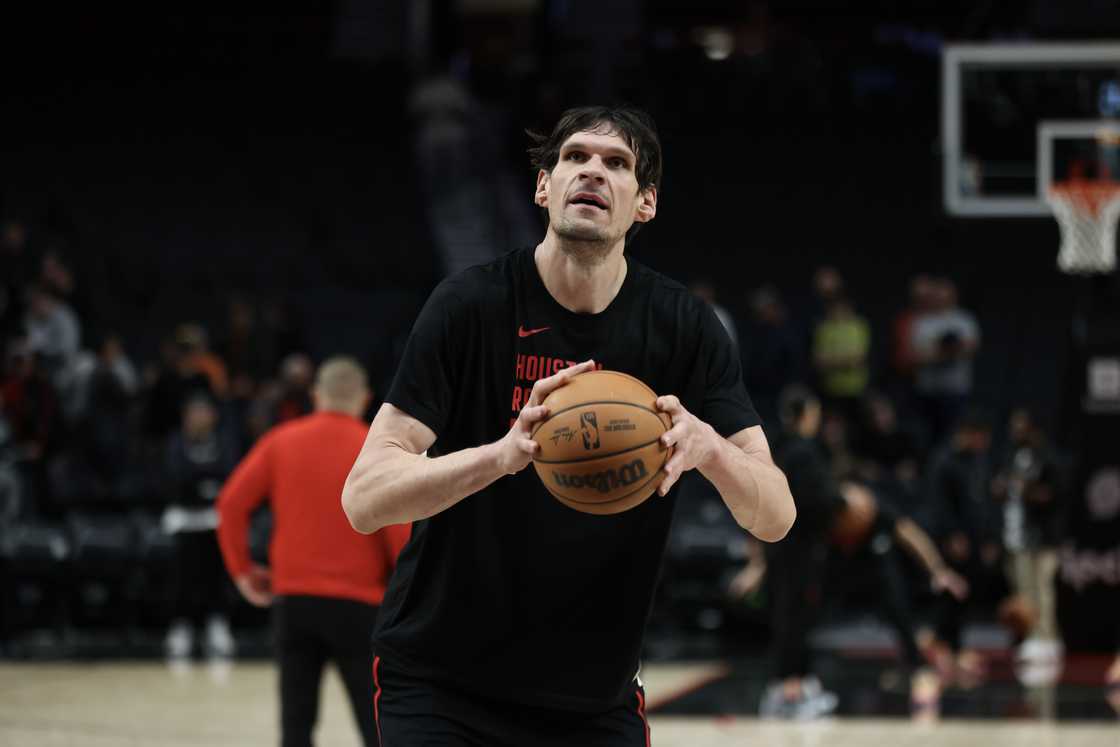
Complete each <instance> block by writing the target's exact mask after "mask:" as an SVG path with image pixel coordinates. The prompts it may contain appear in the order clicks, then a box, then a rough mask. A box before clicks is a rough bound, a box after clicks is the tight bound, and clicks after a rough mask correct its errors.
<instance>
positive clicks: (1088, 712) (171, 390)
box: [0, 0, 1120, 747]
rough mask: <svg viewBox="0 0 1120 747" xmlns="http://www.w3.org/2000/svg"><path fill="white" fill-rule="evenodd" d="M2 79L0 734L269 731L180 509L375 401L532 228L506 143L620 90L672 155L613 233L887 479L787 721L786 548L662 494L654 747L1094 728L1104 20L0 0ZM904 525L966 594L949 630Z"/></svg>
mask: <svg viewBox="0 0 1120 747" xmlns="http://www.w3.org/2000/svg"><path fill="white" fill-rule="evenodd" d="M0 60H2V62H3V69H4V75H3V82H2V85H0V112H2V114H0V132H2V133H3V136H2V138H0V224H2V230H0V349H2V353H3V360H2V366H3V367H2V369H0V745H20V746H21V747H22V746H28V747H39V746H45V745H106V746H108V745H154V744H168V745H184V746H186V745H230V746H232V745H247V744H269V743H276V742H277V740H278V729H279V726H278V716H277V713H278V710H277V709H278V706H277V703H276V697H275V690H276V674H275V671H276V670H275V666H274V664H273V663H272V655H271V654H272V644H273V641H272V636H271V625H270V616H269V613H268V612H267V611H266V610H261V609H258V608H255V607H253V606H251V605H249V604H248V603H246V602H245V601H244V600H243V599H242V598H241V597H240V596H239V595H238V593H237V591H236V590H235V588H234V586H233V584H232V583H231V582H230V581H229V579H228V576H226V575H225V574H224V573H222V574H219V575H216V576H214V577H213V579H212V581H210V582H207V583H206V584H205V585H204V586H203V588H201V589H195V591H196V592H200V593H201V596H200V597H198V598H197V599H195V600H194V602H192V603H193V604H196V605H201V606H202V607H205V610H204V611H205V614H200V615H199V623H198V624H197V625H193V626H191V625H188V624H186V623H185V621H184V619H183V616H182V607H181V605H182V604H183V587H184V585H185V584H189V583H190V582H191V579H187V578H184V572H183V567H182V562H181V558H178V557H177V554H178V553H180V552H182V543H181V541H180V540H181V536H180V535H181V534H182V533H183V532H188V533H189V532H190V531H191V529H192V528H193V524H192V522H193V521H194V519H195V518H197V517H199V516H205V515H212V514H213V507H212V505H209V504H207V501H209V502H211V503H212V502H213V501H214V500H215V498H216V496H217V495H218V493H219V490H220V489H221V487H222V485H223V482H224V480H225V479H226V477H228V475H229V473H230V470H231V469H232V467H233V465H234V464H236V463H237V461H238V460H239V459H241V458H242V457H243V456H244V455H245V454H246V453H247V451H248V450H249V449H250V448H251V447H252V445H253V444H254V443H255V442H256V441H257V439H258V438H259V437H260V436H261V435H262V434H264V433H265V432H266V431H268V429H270V428H272V427H273V426H275V425H277V424H279V423H282V422H285V421H287V420H290V419H292V418H295V417H299V416H301V415H304V414H306V413H307V412H309V410H310V407H311V398H310V390H311V386H312V382H313V380H314V375H315V370H316V367H317V366H318V365H319V364H320V363H322V362H323V361H324V360H326V359H327V358H329V357H331V356H334V355H338V354H345V355H349V356H352V357H353V358H355V359H356V360H357V361H358V362H360V363H361V364H362V365H363V366H364V367H365V368H366V370H367V371H368V373H369V378H370V383H371V388H372V389H373V393H374V398H373V402H372V403H371V405H370V408H369V410H368V411H367V413H366V420H367V422H368V421H369V420H370V419H372V417H373V414H374V413H375V412H376V410H377V407H378V405H379V404H380V403H381V401H382V397H383V396H384V395H385V393H386V391H387V389H388V387H389V385H390V383H391V382H392V380H393V376H394V373H395V371H396V366H397V364H398V362H399V361H400V358H401V354H402V352H403V347H404V344H405V341H406V340H407V338H408V335H409V332H410V330H411V328H412V325H413V322H414V321H415V319H416V315H417V313H418V312H419V310H420V308H421V307H422V305H423V303H424V301H425V299H426V298H427V297H428V294H429V293H430V292H431V290H432V289H433V288H434V287H435V285H436V284H437V283H438V282H439V281H440V280H442V279H443V278H444V277H446V276H448V275H449V274H452V273H455V272H458V271H459V270H461V269H464V268H466V267H470V266H472V265H475V264H479V263H483V262H488V261H490V260H492V259H494V258H496V257H498V256H500V255H502V254H505V253H506V252H508V251H510V250H513V249H515V248H518V247H525V246H530V245H533V244H535V243H536V242H538V241H540V238H541V236H542V235H543V224H542V221H541V216H540V214H539V211H538V209H537V208H536V207H535V206H534V205H533V202H532V196H533V189H534V186H533V185H534V180H535V178H536V173H535V172H534V171H533V170H532V169H531V168H530V167H529V161H528V157H527V155H526V149H527V148H528V147H529V145H530V141H529V139H528V137H527V135H526V134H525V130H526V129H529V130H534V131H539V130H544V131H546V132H547V131H548V130H549V129H550V128H551V126H552V124H553V123H554V122H555V121H556V119H557V117H558V116H559V115H560V113H561V112H562V111H564V110H565V109H567V108H569V107H572V106H578V105H584V104H589V103H619V102H626V103H631V104H633V105H636V106H638V107H641V108H643V109H645V110H647V111H648V112H649V113H650V114H651V115H652V116H653V118H654V119H655V121H656V122H657V126H658V130H659V133H660V137H661V141H662V145H663V149H664V158H665V175H664V181H663V184H662V187H661V190H660V194H659V205H658V207H659V210H658V214H657V218H656V220H655V221H654V222H653V223H651V224H650V225H649V226H647V227H645V228H644V229H643V230H642V232H641V233H640V234H639V235H638V236H637V237H636V238H635V239H634V240H633V242H632V243H631V244H630V245H628V247H627V250H626V251H627V254H628V255H629V256H631V257H633V258H635V259H636V260H637V261H639V262H641V263H642V264H645V265H647V266H649V267H652V268H653V269H655V270H657V271H659V272H662V273H664V274H666V275H668V276H670V277H672V278H674V279H676V280H679V281H680V282H682V283H684V284H686V285H688V286H689V287H690V289H691V290H692V291H693V292H694V293H696V294H697V295H700V296H701V297H703V298H704V299H706V300H707V301H708V302H709V303H711V304H713V305H714V306H715V307H716V308H717V311H718V314H719V316H720V319H721V321H723V322H724V325H725V327H726V328H727V331H728V334H729V335H730V336H731V337H732V339H733V340H734V342H735V345H736V347H737V350H738V352H739V354H740V357H741V363H742V369H743V377H744V381H745V384H746V387H747V390H748V392H749V393H750V395H751V397H752V400H753V402H754V404H755V406H756V408H757V409H758V411H759V414H760V415H761V416H762V418H763V421H764V429H765V431H766V433H767V436H768V438H769V440H770V443H771V445H772V446H775V448H777V446H778V445H779V444H780V443H781V442H782V439H783V422H782V410H783V402H785V401H786V400H785V399H783V393H786V392H788V387H789V386H790V385H793V384H800V385H802V386H803V387H804V389H803V391H807V392H809V393H810V394H811V396H812V397H813V398H815V399H817V400H819V402H820V403H821V404H822V406H823V410H822V413H823V414H822V420H821V423H820V426H819V433H817V434H816V439H817V441H818V442H819V444H820V447H821V451H822V453H823V454H825V455H827V460H828V466H829V469H830V471H831V472H832V475H833V477H834V478H835V479H836V480H837V481H838V482H852V481H854V482H857V483H859V484H861V485H863V486H865V487H867V488H868V492H869V493H870V494H871V495H872V496H873V498H874V501H875V502H876V503H877V505H879V506H880V508H879V509H878V513H877V514H876V518H875V519H874V520H872V519H870V518H867V516H866V515H865V516H864V519H865V520H860V518H859V516H854V515H851V516H849V515H845V516H841V517H839V518H838V519H837V522H836V525H835V526H834V527H833V529H832V531H831V532H830V533H828V539H822V543H824V542H827V547H825V546H823V545H822V547H821V548H819V549H820V550H821V552H822V553H828V561H827V572H826V574H825V576H824V577H823V578H822V580H821V583H820V584H819V588H816V589H814V590H813V591H814V595H813V599H814V602H813V603H814V605H816V614H815V615H814V618H815V620H814V624H813V626H812V631H811V633H810V634H809V655H810V660H811V670H812V673H813V675H812V677H810V678H808V679H807V681H806V682H805V683H803V689H804V692H803V693H802V695H801V698H802V699H801V701H798V705H796V706H791V705H790V704H789V703H788V702H781V701H782V698H781V697H779V696H781V694H782V693H781V689H780V684H781V683H778V682H777V680H776V678H775V675H774V672H773V657H772V643H773V641H774V631H775V629H776V626H778V625H780V624H781V620H775V618H774V616H773V614H772V601H773V588H772V587H773V584H774V578H775V577H776V576H780V574H781V572H782V571H783V570H785V569H783V568H782V567H781V566H775V565H774V563H770V566H771V567H769V568H764V564H765V563H766V560H765V558H766V554H764V553H763V552H762V547H761V543H758V542H757V541H756V540H754V539H753V538H751V537H750V536H749V535H748V534H747V533H745V532H744V531H743V530H741V529H740V528H739V527H738V526H737V524H736V523H735V520H734V519H733V518H732V517H731V515H730V513H729V512H728V511H727V509H726V508H725V507H724V505H723V503H722V501H721V500H720V498H719V495H718V494H717V493H716V492H715V491H714V489H713V488H712V487H711V486H710V485H709V484H708V483H707V482H706V481H705V480H704V479H703V478H701V477H700V476H699V475H698V474H695V473H693V474H690V475H688V476H687V477H686V479H684V480H682V483H681V485H680V489H679V497H678V505H677V512H676V516H675V520H674V527H673V530H672V533H671V536H670V538H669V544H668V547H667V551H666V556H665V562H664V566H663V568H662V570H661V583H660V587H659V592H658V596H657V598H656V600H655V602H654V605H653V609H652V612H651V616H650V620H649V624H648V628H647V631H646V636H645V644H644V655H643V670H642V676H643V679H644V680H645V682H646V688H647V690H646V692H647V698H648V701H647V703H646V709H647V712H648V715H649V723H650V726H651V729H652V741H653V744H657V745H662V746H672V745H680V746H686V745H687V746H689V747H693V746H698V745H723V744H728V745H732V744H763V743H765V744H775V745H779V744H780V745H787V744H788V745H808V744H829V745H835V746H837V747H839V746H842V745H848V744H853V745H854V744H869V743H882V744H902V743H907V744H924V745H938V746H940V745H976V744H981V743H983V742H985V741H992V740H995V739H999V740H1007V741H1008V743H1012V742H1013V743H1015V744H1021V745H1036V744H1037V745H1043V744H1045V745H1115V744H1116V743H1117V734H1118V732H1117V724H1116V720H1117V716H1118V714H1120V658H1118V657H1120V447H1118V436H1117V434H1118V432H1120V430H1118V426H1120V281H1118V278H1117V274H1116V263H1115V254H1116V235H1115V226H1116V221H1117V216H1118V214H1120V151H1118V150H1117V147H1118V145H1120V9H1117V8H1116V7H1115V6H1114V5H1113V4H1112V3H1106V2H1098V1H1096V0H1028V1H1025V2H1021V3H994V2H983V3H977V2H964V1H963V0H939V1H937V2H934V0H917V1H915V2H905V3H904V2H887V1H886V0H881V1H877V2H872V1H866V2H859V1H857V2H840V1H839V0H758V1H755V2H731V1H730V0H728V1H726V2H715V1H714V0H689V1H687V2H686V1H685V0H648V1H647V2H641V1H640V0H618V1H613V0H612V1H611V2H590V1H586V2H585V1H584V0H566V1H565V0H458V1H457V2H452V1H451V0H414V1H411V2H410V1H408V0H382V1H375V0H369V1H368V2H363V0H335V1H334V2H330V3H310V2H304V3H288V4H282V6H278V7H275V8H272V9H271V10H270V11H269V12H268V13H267V14H257V13H250V12H248V11H243V10H241V9H240V8H239V6H229V5H228V4H218V3H206V2H203V3H172V4H156V5H155V6H152V7H148V8H145V9H141V10H135V11H127V12H126V11H124V10H119V9H111V8H108V7H102V6H101V5H95V6H88V7H87V6H74V7H68V6H57V7H50V8H48V7H45V6H41V5H35V4H28V3H17V4H15V7H6V8H5V9H4V10H3V11H0ZM1056 216H1057V218H1056ZM1059 256H1061V257H1062V258H1063V259H1062V261H1061V262H1059ZM196 385H197V387H196ZM199 389H201V394H200V391H199ZM195 429H198V430H200V431H201V432H203V433H204V434H205V435H206V437H207V438H209V439H211V442H212V444H214V447H213V448H214V449H218V450H219V451H220V454H221V458H213V454H211V456H210V457H206V456H205V455H200V453H199V450H198V449H195V450H193V451H192V449H191V448H190V447H189V445H188V446H187V447H184V445H183V442H184V438H187V436H189V434H190V433H194V432H195ZM184 434H187V435H184ZM188 440H189V438H188ZM207 459H209V461H207ZM203 462H205V464H203ZM794 497H795V500H796V499H797V498H798V496H797V495H796V494H795V496H794ZM656 499H657V498H656V496H655V497H654V498H652V499H651V500H656ZM339 510H341V509H339ZM207 512H209V514H207ZM873 513H874V510H873ZM884 516H889V517H891V521H893V522H894V523H893V524H892V523H891V521H880V520H879V519H880V518H882V517H884ZM845 518H847V519H851V521H850V522H849V523H845V521H844V519H845ZM903 525H905V526H906V527H907V528H910V527H912V528H914V530H915V531H916V532H917V533H918V534H920V535H921V536H923V537H928V538H929V542H930V546H931V547H932V548H933V549H934V550H935V552H936V553H937V555H938V558H939V562H938V563H936V564H935V565H937V566H938V567H940V566H941V564H943V563H946V562H947V563H948V567H952V568H954V569H956V570H957V571H959V573H960V575H961V577H963V578H965V579H966V580H967V581H968V585H969V593H968V595H967V598H966V600H965V602H964V603H961V604H959V605H958V606H957V607H956V608H955V609H954V610H953V614H954V615H955V618H954V622H955V624H957V625H958V626H959V627H960V629H961V637H960V641H959V645H956V646H948V645H946V643H945V641H944V640H942V637H941V636H940V635H939V633H940V627H939V626H940V624H941V622H943V613H944V610H943V601H944V599H943V598H944V597H945V594H946V592H944V591H943V590H942V591H940V592H939V591H938V590H937V589H935V588H934V586H931V582H930V572H929V568H928V567H926V566H925V565H923V563H922V561H921V559H920V552H913V551H911V550H912V549H913V547H912V543H910V542H908V541H907V537H910V536H912V535H910V534H907V533H906V532H905V531H903V530H902V529H899V527H900V526H903ZM954 527H956V528H955V529H954ZM961 527H964V529H961ZM208 529H209V530H212V529H213V525H212V524H211V525H209V527H208ZM966 530H967V531H966ZM270 532H271V517H270V513H269V510H268V508H267V507H265V508H263V509H262V510H260V511H259V512H258V513H257V514H256V515H255V516H254V521H253V524H252V531H251V547H252V552H253V554H254V558H255V559H256V560H257V561H258V562H261V563H266V562H267V560H268V541H269V536H270ZM961 532H965V533H966V534H968V536H969V538H971V539H972V541H973V543H974V545H975V546H973V547H971V554H969V553H968V552H965V553H964V554H959V551H960V550H961V547H960V545H959V544H957V545H954V542H955V541H956V540H957V539H959V538H960V537H963V536H964V535H963V534H961V535H960V537H957V535H958V534H960V533H961ZM196 533H197V532H196ZM211 534H212V531H211ZM955 553H958V554H955ZM942 558H943V559H942ZM752 569H753V570H752ZM765 571H768V572H765ZM187 575H189V574H187ZM196 581H197V579H196ZM196 596H197V595H196ZM603 624H604V625H609V624H610V621H609V618H607V617H606V616H604V623H603ZM907 636H911V637H912V639H913V641H914V645H916V646H917V650H918V655H919V657H920V662H919V663H918V664H917V665H914V664H913V663H908V662H907V659H906V656H905V650H906V648H907V644H906V643H905V642H904V639H905V638H907ZM462 645H463V646H470V645H471V642H470V641H469V640H464V641H463V642H462ZM570 665H571V663H570V662H564V661H550V660H548V659H547V658H546V659H544V660H542V661H541V662H539V666H541V667H562V666H570ZM322 703H323V707H322V712H321V714H320V717H319V727H318V732H317V733H318V740H317V743H318V744H322V745H356V744H359V741H358V740H359V737H358V734H357V732H356V730H355V729H354V727H353V724H352V718H351V715H350V713H349V709H348V706H347V703H346V699H345V696H344V694H343V691H342V689H341V687H340V684H339V682H338V680H337V679H336V677H335V675H333V674H331V675H329V676H328V678H327V679H326V680H325V684H324V689H323V698H322Z"/></svg>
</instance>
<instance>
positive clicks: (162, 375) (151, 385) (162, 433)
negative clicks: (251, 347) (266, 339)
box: [144, 335, 218, 444]
mask: <svg viewBox="0 0 1120 747" xmlns="http://www.w3.org/2000/svg"><path fill="white" fill-rule="evenodd" d="M187 337H189V335H188V336H187ZM190 349H191V348H190V344H189V342H187V343H184V342H183V341H182V338H180V337H179V336H174V337H169V338H166V339H164V340H163V341H162V342H161V343H160V358H159V362H158V363H156V364H154V365H149V366H148V367H147V368H146V369H145V371H144V381H145V385H146V387H147V393H146V397H145V399H146V402H145V423H144V430H145V433H146V434H147V435H148V436H149V437H150V439H151V440H152V441H153V442H156V443H159V444H162V443H163V442H164V441H165V440H166V439H167V437H168V436H169V435H170V434H171V433H172V432H174V431H175V430H176V429H177V428H178V427H179V424H180V422H181V420H182V416H183V405H185V404H186V402H187V400H188V399H190V397H192V396H193V395H194V394H196V393H197V392H206V393H207V394H209V395H210V396H211V397H217V396H218V392H217V391H216V390H215V389H214V387H213V383H212V379H211V378H210V377H209V376H207V375H206V373H205V372H204V371H202V370H200V369H199V368H198V367H197V366H196V365H195V360H194V359H193V358H192V356H191V355H190Z"/></svg>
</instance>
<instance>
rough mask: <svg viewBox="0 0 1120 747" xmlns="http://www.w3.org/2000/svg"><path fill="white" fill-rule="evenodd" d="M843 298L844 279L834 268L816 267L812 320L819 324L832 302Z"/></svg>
mask: <svg viewBox="0 0 1120 747" xmlns="http://www.w3.org/2000/svg"><path fill="white" fill-rule="evenodd" d="M843 296H844V277H843V276H842V275H841V274H840V271H839V270H837V269H836V268H835V267H828V266H825V267H818V268H817V270H816V272H814V273H813V300H814V308H813V309H812V312H813V320H814V321H817V322H819V321H820V320H821V319H823V318H824V316H825V315H826V314H827V313H828V308H829V307H830V306H831V305H832V303H833V302H834V301H837V300H839V299H840V298H842V297H843Z"/></svg>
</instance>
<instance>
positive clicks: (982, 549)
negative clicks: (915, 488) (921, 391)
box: [925, 408, 1007, 683]
mask: <svg viewBox="0 0 1120 747" xmlns="http://www.w3.org/2000/svg"><path fill="white" fill-rule="evenodd" d="M991 442H992V424H991V420H990V418H989V417H988V415H987V413H985V412H984V411H983V410H980V409H975V408H973V409H970V410H968V411H966V412H965V413H964V415H962V416H961V418H960V420H959V421H958V423H957V425H956V427H955V429H954V430H953V431H952V434H951V435H950V437H949V439H948V440H947V441H946V442H945V443H943V444H942V445H941V446H940V448H938V449H937V451H936V452H935V453H934V455H933V456H932V457H931V458H930V462H929V467H928V474H927V478H926V488H927V491H928V495H927V499H926V506H925V508H926V509H927V511H928V512H929V517H928V520H929V522H930V525H931V534H933V535H934V536H935V537H936V538H937V539H938V542H939V543H940V545H941V552H942V554H943V555H944V556H945V559H946V560H947V561H948V563H949V565H950V567H951V568H952V569H953V570H954V571H956V572H957V573H959V574H960V575H961V576H963V577H964V578H965V579H966V580H967V581H968V583H969V587H970V588H971V589H972V590H973V594H972V597H973V598H974V599H977V600H978V601H980V602H981V603H988V604H991V605H992V606H993V607H994V606H995V603H996V602H998V601H999V600H1001V599H1003V598H1004V596H1005V595H1006V591H1007V588H1006V579H1005V577H1004V576H1003V570H1002V564H1001V561H1002V554H1003V553H1002V543H1001V542H1000V520H999V516H998V512H997V511H996V504H995V502H994V501H993V500H992V499H991V494H990V482H989V481H990V477H991V469H990V465H989V450H990V448H991ZM966 611H967V610H966V608H965V605H964V603H963V602H962V601H960V600H957V599H954V598H952V597H949V596H942V597H941V598H940V599H939V604H938V610H937V624H936V635H937V638H938V643H937V644H935V645H934V647H933V648H934V655H935V658H936V660H937V664H938V666H939V669H941V671H942V674H943V675H944V676H945V677H952V676H955V677H956V678H957V679H958V681H960V682H962V683H972V682H975V681H976V680H977V679H978V678H979V677H981V676H983V673H984V672H983V662H982V660H981V659H980V657H979V656H978V654H977V653H976V652H974V651H966V650H963V649H962V638H961V631H962V627H963V625H964V621H965V614H966Z"/></svg>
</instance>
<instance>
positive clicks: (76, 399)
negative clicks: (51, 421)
mask: <svg viewBox="0 0 1120 747" xmlns="http://www.w3.org/2000/svg"><path fill="white" fill-rule="evenodd" d="M139 389H140V378H139V376H138V375H137V373H136V367H135V366H133V365H132V361H131V360H129V358H128V355H126V354H125V351H124V343H123V342H122V340H121V339H120V337H119V336H117V335H116V334H109V335H106V336H105V337H104V338H103V339H102V340H101V341H100V343H99V344H98V347H97V350H96V351H95V352H91V351H88V350H83V351H82V352H80V353H79V354H78V355H77V357H76V358H75V360H74V365H73V366H72V367H71V368H70V370H69V371H68V376H67V379H66V386H65V387H64V390H65V392H66V400H65V401H64V403H63V409H64V411H65V413H66V417H67V418H68V419H69V420H70V421H71V422H76V421H79V420H82V419H83V418H85V417H86V415H87V413H88V412H89V410H90V408H91V407H95V406H96V405H97V404H98V403H97V402H96V400H97V399H98V397H101V398H102V399H106V398H107V399H108V400H117V399H129V398H131V397H133V396H135V395H136V393H137V392H138V391H139Z"/></svg>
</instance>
